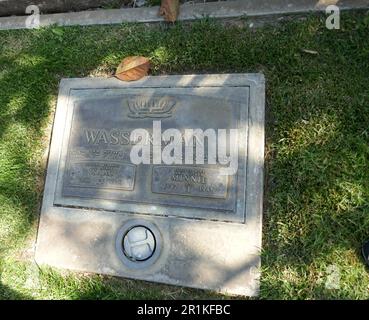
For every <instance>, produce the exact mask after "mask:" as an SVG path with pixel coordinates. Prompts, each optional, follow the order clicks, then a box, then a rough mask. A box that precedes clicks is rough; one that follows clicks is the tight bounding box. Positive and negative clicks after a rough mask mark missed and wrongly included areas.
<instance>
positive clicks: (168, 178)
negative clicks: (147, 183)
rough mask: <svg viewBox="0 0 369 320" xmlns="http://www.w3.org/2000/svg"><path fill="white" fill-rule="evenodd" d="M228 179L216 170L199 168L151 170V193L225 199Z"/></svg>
mask: <svg viewBox="0 0 369 320" xmlns="http://www.w3.org/2000/svg"><path fill="white" fill-rule="evenodd" d="M227 189H228V177H227V176H225V175H219V171H218V170H217V169H210V168H199V167H169V166H157V167H154V168H153V179H152V192H154V193H165V194H177V195H184V196H193V197H205V198H220V199H225V198H226V197H227Z"/></svg>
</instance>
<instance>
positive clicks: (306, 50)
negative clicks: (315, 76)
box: [302, 49, 318, 55]
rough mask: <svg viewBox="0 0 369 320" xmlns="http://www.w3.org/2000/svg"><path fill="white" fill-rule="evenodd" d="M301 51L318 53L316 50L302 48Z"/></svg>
mask: <svg viewBox="0 0 369 320" xmlns="http://www.w3.org/2000/svg"><path fill="white" fill-rule="evenodd" d="M302 52H305V53H309V54H314V55H317V54H318V51H315V50H308V49H302Z"/></svg>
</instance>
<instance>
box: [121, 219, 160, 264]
mask: <svg viewBox="0 0 369 320" xmlns="http://www.w3.org/2000/svg"><path fill="white" fill-rule="evenodd" d="M161 246H162V238H161V234H160V232H159V230H158V228H157V227H156V226H155V225H154V224H153V223H151V222H148V221H145V220H131V221H127V222H126V223H125V224H124V225H123V226H122V227H121V228H120V229H119V231H118V234H117V238H116V252H117V255H118V256H119V258H120V260H121V261H122V262H123V263H124V264H125V265H126V266H127V267H129V268H131V269H142V268H147V267H149V266H151V265H152V264H154V263H155V261H156V260H157V259H158V257H159V256H160V252H161Z"/></svg>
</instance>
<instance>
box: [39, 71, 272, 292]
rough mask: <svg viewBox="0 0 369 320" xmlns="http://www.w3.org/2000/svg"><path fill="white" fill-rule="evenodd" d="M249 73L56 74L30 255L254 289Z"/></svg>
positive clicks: (102, 269)
mask: <svg viewBox="0 0 369 320" xmlns="http://www.w3.org/2000/svg"><path fill="white" fill-rule="evenodd" d="M264 90H265V89H264V79H263V76H262V75H259V74H229V75H192V76H165V77H147V78H145V79H143V80H140V81H136V82H129V83H126V82H120V81H118V80H116V79H64V80H63V81H62V83H61V87H60V93H59V100H58V106H57V111H56V116H55V122H54V129H53V137H52V144H51V150H50V156H49V166H48V172H47V179H46V185H45V194H44V200H43V206H42V213H41V220H40V226H39V235H38V241H37V251H36V259H37V261H39V262H40V263H46V264H49V265H54V266H57V267H64V268H70V269H76V270H83V271H90V272H97V273H105V274H111V275H118V276H124V277H131V278H137V279H144V280H152V281H157V282H165V283H170V284H177V285H184V286H190V287H197V288H208V289H214V290H218V291H220V292H228V293H230V294H232V293H233V294H242V295H255V294H257V291H258V273H257V272H255V270H256V269H257V268H258V267H259V265H260V257H259V250H260V246H261V216H262V190H263V152H264Z"/></svg>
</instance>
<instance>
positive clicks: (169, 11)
mask: <svg viewBox="0 0 369 320" xmlns="http://www.w3.org/2000/svg"><path fill="white" fill-rule="evenodd" d="M159 14H160V15H161V16H164V20H165V21H168V22H174V21H176V20H177V17H178V14H179V0H161V6H160V10H159Z"/></svg>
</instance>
